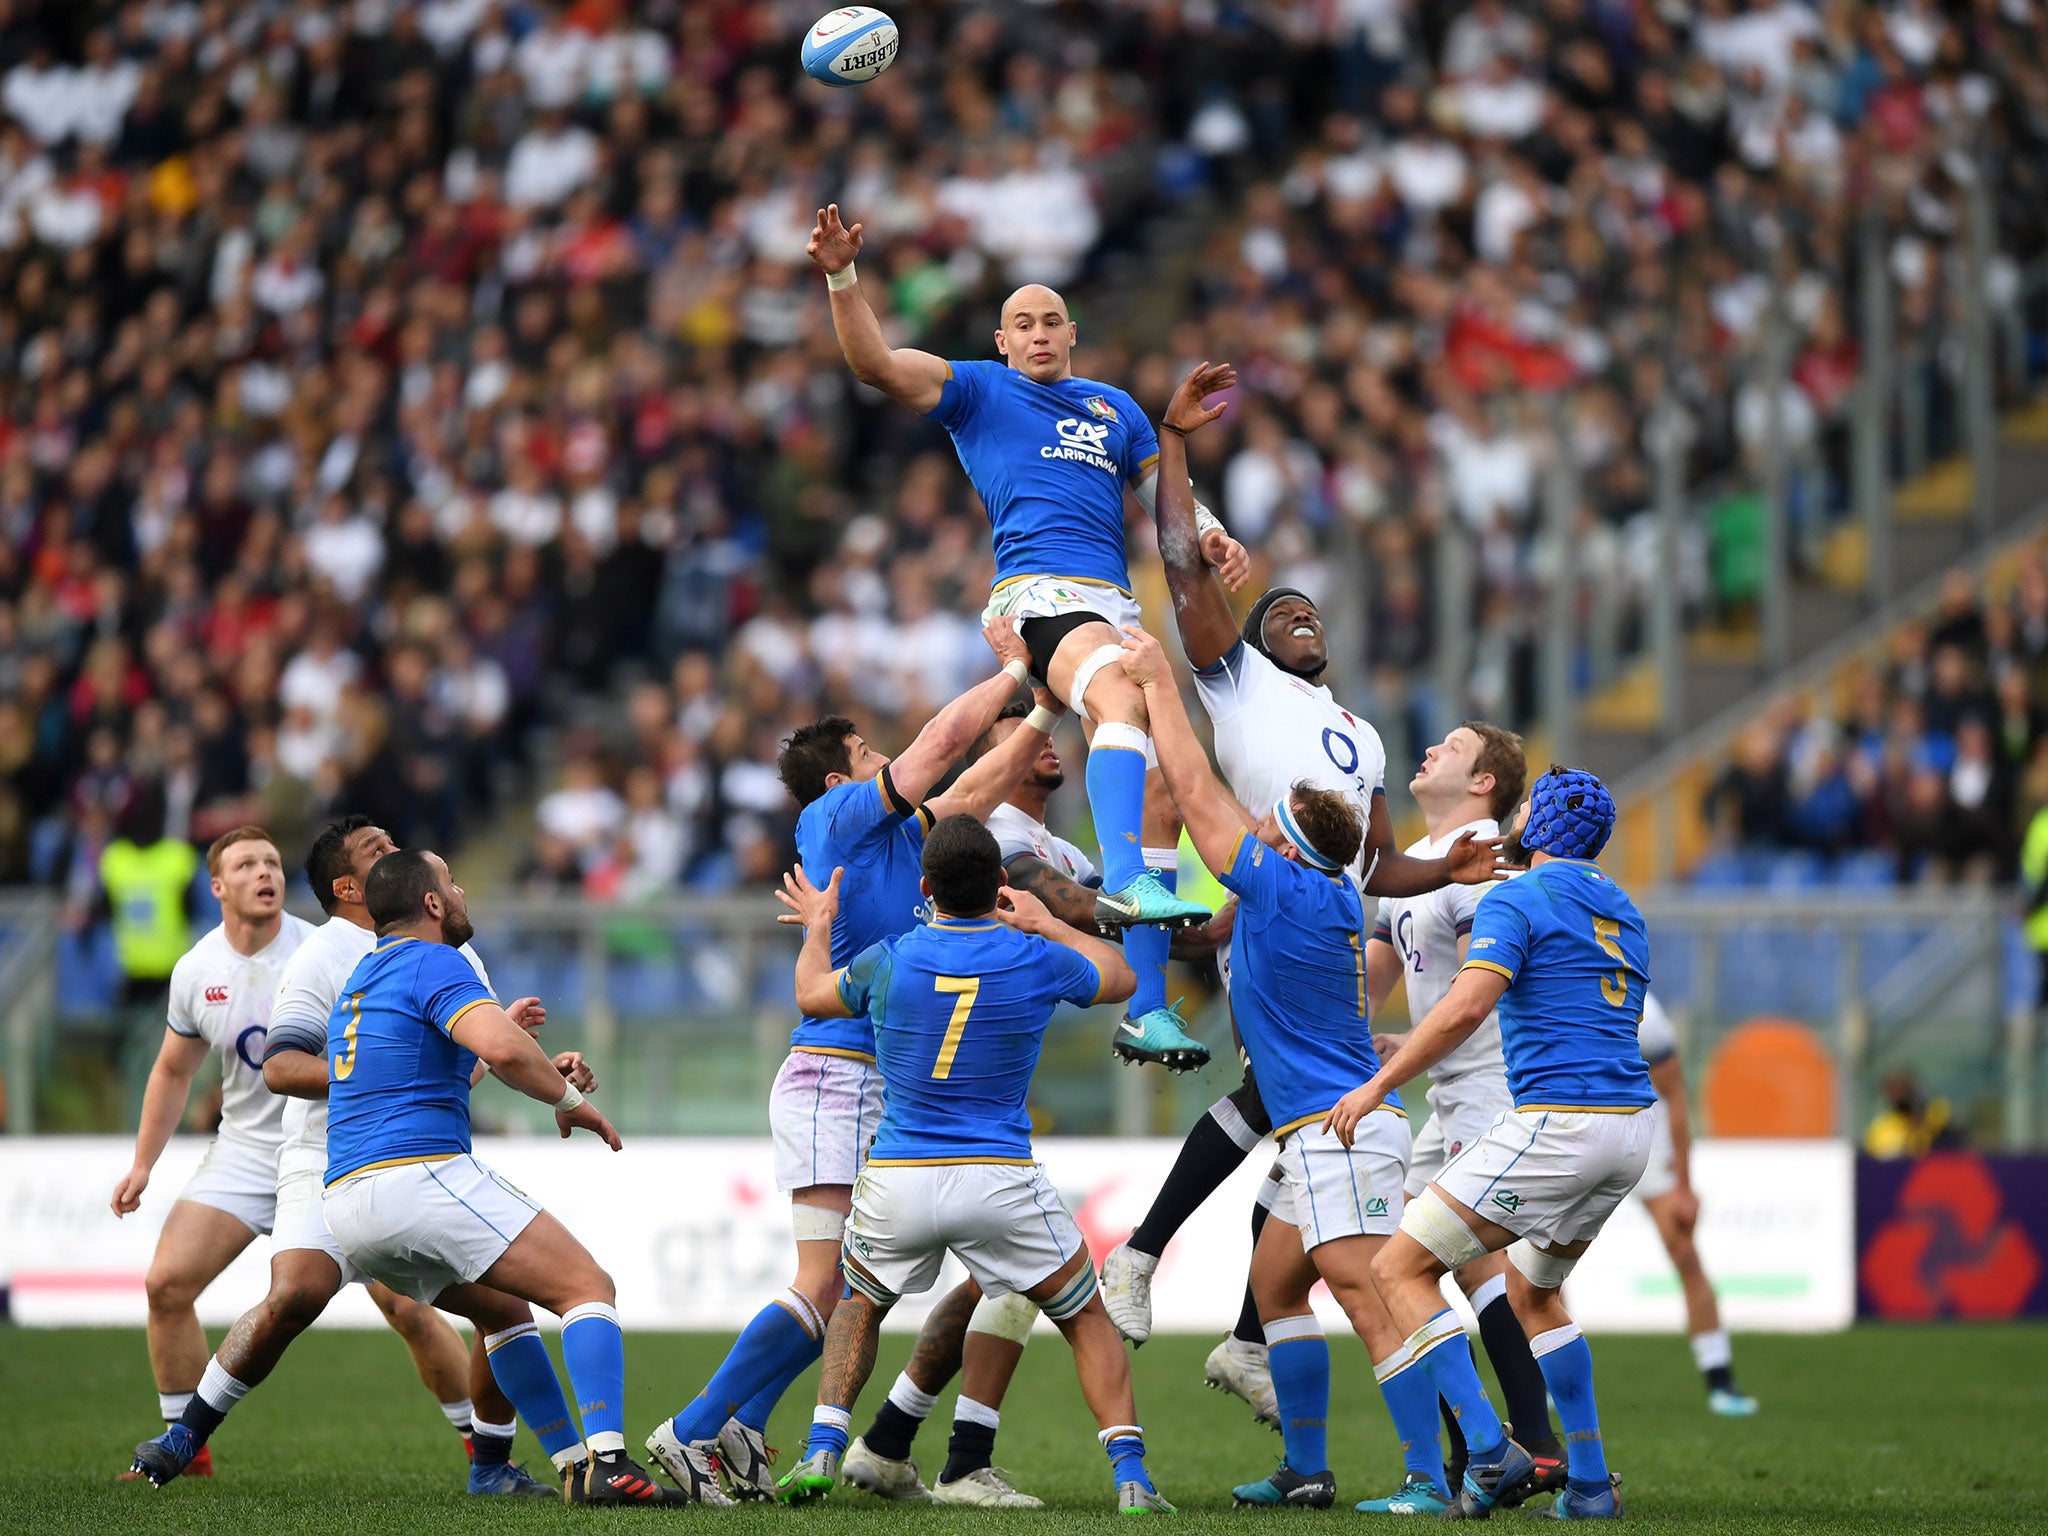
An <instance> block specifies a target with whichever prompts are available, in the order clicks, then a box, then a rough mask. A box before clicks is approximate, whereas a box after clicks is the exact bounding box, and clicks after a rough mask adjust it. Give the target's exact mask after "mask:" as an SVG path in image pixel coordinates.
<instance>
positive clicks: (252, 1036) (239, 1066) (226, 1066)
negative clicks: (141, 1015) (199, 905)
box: [164, 912, 313, 1152]
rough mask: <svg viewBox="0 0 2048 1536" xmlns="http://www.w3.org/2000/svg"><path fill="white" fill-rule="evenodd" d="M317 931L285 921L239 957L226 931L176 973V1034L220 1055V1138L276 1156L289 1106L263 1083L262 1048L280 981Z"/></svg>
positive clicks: (170, 1016)
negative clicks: (261, 943) (289, 962)
mask: <svg viewBox="0 0 2048 1536" xmlns="http://www.w3.org/2000/svg"><path fill="white" fill-rule="evenodd" d="M312 932H313V925H312V924H311V923H309V922H306V921H304V920H302V919H300V918H296V917H293V916H292V915H291V913H289V912H287V913H285V914H284V919H283V921H282V922H280V923H279V925H278V929H277V936H276V937H275V938H273V939H272V940H271V941H270V942H269V943H268V944H266V945H264V946H263V947H262V948H261V949H259V950H257V951H256V953H255V954H253V955H241V954H237V953H235V947H234V946H233V945H232V944H230V943H229V942H228V936H227V930H226V929H225V928H214V929H211V930H209V931H208V932H207V934H206V935H205V936H204V937H203V938H201V939H200V941H199V942H198V943H197V944H194V945H193V946H192V947H191V948H190V949H189V950H187V951H186V952H185V953H184V954H183V955H182V956H181V957H180V958H179V960H178V963H177V964H176V965H175V966H173V967H172V968H171V997H170V1008H169V1011H168V1013H167V1015H166V1017H165V1021H164V1022H165V1023H167V1024H169V1025H170V1027H171V1032H172V1033H173V1034H178V1035H183V1036H185V1037H186V1038H187V1039H188V1040H204V1041H205V1042H206V1043H207V1044H208V1045H210V1046H211V1047H213V1049H214V1051H215V1052H216V1053H218V1054H219V1056H220V1134H221V1136H222V1137H223V1138H224V1139H226V1140H231V1141H241V1142H248V1143H251V1144H253V1145H255V1146H257V1147H260V1148H262V1149H263V1150H264V1151H266V1152H275V1151H276V1150H277V1146H278V1143H279V1141H280V1140H281V1139H282V1138H283V1135H284V1130H283V1127H282V1126H281V1124H280V1123H279V1117H280V1116H281V1115H282V1114H283V1112H284V1100H283V1099H281V1098H279V1097H278V1096H277V1095H276V1094H274V1093H272V1092H271V1091H270V1090H269V1089H268V1088H267V1087H265V1086H264V1083H263V1046H264V1042H265V1041H266V1039H267V1038H268V1037H269V1030H270V1001H271V998H272V997H273V996H274V995H275V994H276V992H277V978H278V976H279V974H280V973H281V972H282V971H283V970H284V967H285V962H286V961H287V960H289V959H290V958H291V957H292V955H293V954H295V953H296V952H297V951H298V950H299V949H300V948H301V947H302V946H303V944H304V943H305V941H306V939H307V938H308V937H309V936H311V934H312Z"/></svg>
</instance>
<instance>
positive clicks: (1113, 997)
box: [996, 884, 1138, 1003]
mask: <svg viewBox="0 0 2048 1536" xmlns="http://www.w3.org/2000/svg"><path fill="white" fill-rule="evenodd" d="M996 918H997V920H998V921H999V922H1004V923H1007V924H1009V925H1010V926H1011V927H1012V928H1016V929H1019V930H1020V931H1022V932H1024V933H1035V934H1037V935H1038V937H1040V938H1041V939H1047V940H1050V941H1051V942H1052V943H1054V944H1059V945H1062V946H1064V947H1065V948H1067V949H1071V950H1073V951H1074V952H1075V953H1077V954H1080V955H1083V956H1086V957H1087V959H1088V961H1089V962H1090V963H1091V964H1093V965H1094V967H1095V974H1096V976H1097V977H1098V978H1099V980H1098V984H1097V988H1096V992H1095V996H1094V998H1093V999H1091V1001H1093V1002H1097V1003H1121V1002H1123V1001H1125V1000H1126V999H1127V998H1129V997H1130V995H1131V994H1132V993H1133V992H1135V991H1137V990H1138V973H1137V972H1135V971H1133V970H1132V969H1131V967H1130V962H1129V961H1127V960H1125V959H1124V957H1123V956H1122V955H1120V954H1118V953H1117V952H1116V950H1114V949H1112V948H1111V947H1110V946H1109V944H1108V943H1106V942H1105V941H1104V940H1102V939H1100V938H1097V937H1095V936H1094V935H1092V934H1087V933H1083V932H1082V931H1081V930H1080V929H1079V928H1076V927H1074V926H1073V925H1072V924H1071V923H1067V922H1063V921H1062V920H1061V919H1059V918H1057V917H1055V916H1054V915H1053V914H1052V913H1051V912H1049V911H1047V910H1046V906H1045V903H1044V902H1042V901H1040V900H1039V899H1038V898H1037V897H1036V896H1034V895H1032V894H1031V893H1030V892H1029V891H1020V890H1018V889H1017V888H1016V887H1014V886H1011V885H1008V884H1005V885H1004V886H1003V888H1002V889H1001V890H999V891H997V892H996Z"/></svg>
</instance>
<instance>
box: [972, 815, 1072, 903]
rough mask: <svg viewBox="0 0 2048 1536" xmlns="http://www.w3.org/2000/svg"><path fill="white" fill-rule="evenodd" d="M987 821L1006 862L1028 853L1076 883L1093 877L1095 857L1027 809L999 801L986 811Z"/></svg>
mask: <svg viewBox="0 0 2048 1536" xmlns="http://www.w3.org/2000/svg"><path fill="white" fill-rule="evenodd" d="M987 825H988V829H989V831H991V832H993V833H995V835H996V847H998V848H1000V849H1001V850H1002V854H1003V862H1004V863H1005V864H1007V863H1009V862H1010V860H1012V859H1014V858H1016V857H1017V855H1018V854H1020V853H1028V854H1031V855H1032V856H1033V857H1034V858H1040V859H1043V860H1045V862H1046V863H1048V864H1050V865H1051V866H1052V867H1053V868H1054V869H1056V870H1058V871H1059V872H1060V873H1061V874H1063V875H1065V876H1066V877H1067V878H1068V879H1069V880H1072V881H1073V882H1074V883H1075V884H1076V885H1087V884H1088V883H1089V882H1090V881H1092V880H1094V879H1095V878H1096V871H1095V862H1094V860H1092V859H1090V858H1089V857H1088V855H1087V854H1085V853H1083V852H1082V851H1081V850H1080V849H1078V848H1076V847H1075V846H1074V845H1073V844H1072V843H1070V842H1068V841H1067V840H1066V839H1065V838H1064V837H1060V836H1058V835H1057V834H1055V833H1053V832H1049V831H1047V830H1046V825H1045V823H1044V822H1042V821H1034V820H1033V819H1032V817H1031V814H1030V812H1028V811H1021V810H1019V809H1018V808H1017V807H1016V806H1014V805H1010V804H1007V803H1005V804H1003V805H999V806H997V807H996V808H995V809H994V810H992V811H990V812H989V813H988V822H987Z"/></svg>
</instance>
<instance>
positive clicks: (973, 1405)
mask: <svg viewBox="0 0 2048 1536" xmlns="http://www.w3.org/2000/svg"><path fill="white" fill-rule="evenodd" d="M953 1422H954V1423H955V1424H985V1425H987V1426H988V1427H989V1428H990V1429H999V1428H1001V1427H1002V1422H1003V1416H1002V1414H1001V1412H1000V1411H998V1410H997V1409H994V1408H991V1407H989V1405H988V1404H987V1403H977V1402H976V1401H975V1400H974V1399H973V1398H971V1397H969V1396H967V1394H966V1393H964V1392H963V1393H962V1394H961V1395H960V1396H959V1397H958V1398H956V1399H955V1400H954V1402H953Z"/></svg>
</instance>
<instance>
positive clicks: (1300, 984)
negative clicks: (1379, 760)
mask: <svg viewBox="0 0 2048 1536" xmlns="http://www.w3.org/2000/svg"><path fill="white" fill-rule="evenodd" d="M1217 879H1218V880H1219V881H1221V882H1222V885H1223V888H1224V889H1225V890H1227V891H1230V892H1232V893H1234V894H1235V895H1236V897H1237V901H1238V907H1237V927H1236V929H1235V930H1234V932H1233V933H1232V936H1231V943H1232V946H1233V948H1232V952H1231V963H1230V1010H1231V1013H1232V1014H1233V1015H1234V1016H1235V1018H1236V1020H1237V1033H1238V1037H1239V1038H1240V1039H1241V1040H1243V1041H1244V1048H1245V1053H1246V1054H1247V1055H1249V1056H1250V1057H1251V1060H1252V1071H1253V1073H1254V1074H1255V1075H1256V1076H1257V1077H1258V1080H1259V1097H1260V1098H1262V1099H1264V1100H1265V1103H1266V1113H1267V1114H1268V1115H1270V1116H1271V1117H1272V1120H1273V1134H1274V1135H1276V1136H1285V1135H1286V1134H1287V1133H1288V1132H1289V1131H1292V1130H1296V1129H1299V1128H1300V1127H1302V1126H1305V1125H1309V1124H1311V1123H1312V1122H1319V1121H1321V1119H1322V1118H1323V1116H1324V1115H1326V1114H1328V1113H1329V1112H1330V1110H1331V1109H1332V1108H1333V1107H1334V1106H1335V1105H1336V1103H1337V1101H1338V1100H1339V1099H1341V1098H1343V1097H1344V1095H1345V1094H1347V1093H1349V1092H1350V1091H1351V1090H1352V1089H1354V1088H1356V1087H1357V1086H1358V1085H1359V1084H1361V1083H1363V1082H1365V1081H1366V1080H1367V1079H1369V1078H1370V1077H1372V1075H1373V1074H1374V1073H1376V1072H1378V1071H1379V1069H1380V1059H1379V1057H1378V1056H1377V1055H1376V1054H1375V1053H1374V1051H1373V1048H1372V1022H1371V1017H1370V1010H1369V1008H1368V1006H1367V1003H1366V996H1365V937H1366V935H1365V906H1364V903H1363V902H1362V901H1361V900H1360V898H1359V894H1358V887H1357V886H1356V885H1354V884H1352V882H1351V878H1350V877H1349V876H1348V875H1341V874H1339V875H1326V874H1324V873H1323V872H1322V871H1321V870H1318V869H1312V868H1310V867H1309V866H1308V865H1306V864H1296V863H1293V862H1292V861H1290V860H1287V859H1283V858H1282V857H1280V855H1279V854H1278V853H1276V852H1275V851H1274V850H1273V849H1271V848H1268V847H1267V846H1266V845H1265V844H1264V843H1262V842H1260V841H1259V840H1258V839H1257V838H1256V837H1254V836H1252V834H1251V832H1250V831H1249V830H1248V829H1247V830H1246V831H1245V832H1243V833H1242V834H1240V836H1239V838H1238V843H1237V849H1236V851H1235V852H1234V853H1233V854H1232V855H1231V858H1230V866H1229V868H1228V869H1226V870H1223V871H1221V872H1219V873H1218V875H1217ZM1387 1106H1388V1107H1389V1108H1390V1109H1395V1110H1399V1111H1400V1112H1401V1113H1403V1114H1406V1113H1407V1111H1406V1110H1405V1109H1402V1107H1401V1096H1400V1095H1399V1094H1398V1093H1390V1094H1388V1095H1387Z"/></svg>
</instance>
